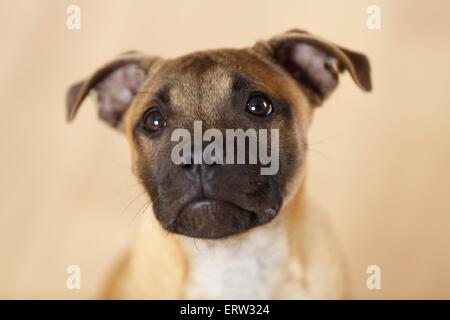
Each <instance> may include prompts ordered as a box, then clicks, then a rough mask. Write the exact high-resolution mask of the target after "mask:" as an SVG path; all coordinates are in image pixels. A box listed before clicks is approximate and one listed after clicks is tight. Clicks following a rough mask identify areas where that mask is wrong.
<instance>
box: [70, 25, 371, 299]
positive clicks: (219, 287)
mask: <svg viewBox="0 0 450 320" xmlns="http://www.w3.org/2000/svg"><path fill="white" fill-rule="evenodd" d="M344 71H347V72H348V73H349V74H350V76H351V77H352V79H353V80H354V82H355V84H356V85H357V86H358V87H359V88H360V89H362V90H364V91H370V90H371V87H372V85H371V77H370V65H369V61H368V59H367V57H366V56H365V55H363V54H361V53H357V52H354V51H351V50H348V49H345V48H342V47H340V46H338V45H335V44H334V43H332V42H329V41H327V40H324V39H322V38H320V37H318V36H315V35H312V34H310V33H308V32H306V31H303V30H290V31H287V32H285V33H282V34H279V35H277V36H274V37H273V38H270V39H269V40H267V41H258V42H256V43H255V44H254V45H253V46H251V47H246V48H243V49H216V50H206V51H200V52H195V53H192V54H188V55H184V56H181V57H178V58H175V59H163V58H160V57H158V56H150V55H146V54H143V53H140V52H136V51H131V52H126V53H124V54H122V55H121V56H119V57H118V58H117V59H115V60H113V61H111V62H108V63H107V64H105V65H104V66H102V67H101V68H99V69H98V70H97V71H95V72H94V73H93V74H92V75H91V76H90V77H89V78H87V79H86V80H84V81H81V82H78V83H76V84H75V85H73V86H72V87H71V88H70V89H69V91H68V93H67V115H68V120H69V121H70V120H73V118H74V117H75V115H76V113H77V110H78V109H79V107H80V105H81V104H82V102H83V100H84V99H85V97H86V96H87V95H88V94H89V93H92V94H94V95H95V96H96V99H97V102H98V114H99V118H100V119H101V120H103V121H105V122H106V123H107V124H109V125H110V126H111V127H113V128H116V129H117V130H119V131H121V132H123V133H124V134H125V135H126V137H127V139H128V142H129V145H130V149H131V157H132V168H133V173H134V174H135V175H136V177H137V178H138V180H139V181H140V183H141V184H142V186H143V188H144V189H145V191H146V193H147V194H148V196H149V198H150V199H151V201H152V203H151V211H152V213H151V214H150V215H148V216H147V217H146V219H148V220H146V222H145V223H144V224H143V225H142V227H141V228H140V229H139V232H138V233H137V235H136V238H135V239H134V240H133V244H132V246H131V247H130V249H129V250H128V252H127V254H126V255H125V257H124V258H123V259H122V260H121V262H120V263H119V264H118V266H117V267H116V269H115V270H114V272H113V273H112V276H111V279H110V281H109V283H108V285H107V286H106V289H105V295H104V298H111V299H341V298H347V297H348V294H349V293H348V280H347V276H346V271H345V263H344V259H343V258H342V256H343V255H342V253H341V251H340V248H339V246H338V245H337V244H336V240H335V237H334V236H333V233H332V230H331V228H330V227H329V224H328V222H327V219H326V218H325V216H324V215H323V214H322V213H321V212H320V210H318V209H317V208H314V207H313V206H312V205H311V204H310V203H309V202H308V201H307V199H305V180H306V179H305V175H306V174H305V173H306V155H307V151H308V143H307V141H308V139H307V137H308V128H309V127H310V125H311V122H312V118H313V114H314V111H315V109H316V108H317V107H319V106H320V105H322V103H323V102H324V101H325V100H326V99H327V98H328V97H329V96H330V95H331V93H332V92H333V91H334V89H335V88H336V86H337V85H338V77H339V75H340V74H341V73H342V72H344ZM195 121H202V125H203V128H205V129H211V128H215V129H216V130H218V131H220V132H224V131H225V130H226V129H230V128H231V129H236V128H241V129H243V130H247V129H257V130H261V129H263V130H272V129H277V130H278V133H279V143H278V149H277V150H278V153H279V160H278V161H279V169H278V171H277V172H276V173H275V174H272V175H263V174H261V172H260V169H261V168H262V167H264V165H263V164H261V163H259V162H258V163H256V164H223V163H222V162H220V161H215V160H214V159H213V161H211V162H210V163H196V162H195V161H194V162H189V161H186V162H182V163H179V164H175V163H174V161H171V154H172V150H173V148H174V145H175V142H174V141H173V139H172V138H171V134H172V133H173V132H174V130H176V129H179V128H184V129H185V130H187V131H188V132H192V131H193V129H192V128H193V123H194V122H195ZM191 146H192V145H191ZM191 146H189V147H191ZM194 153H195V151H194ZM190 157H192V155H191V156H190ZM188 160H189V159H188Z"/></svg>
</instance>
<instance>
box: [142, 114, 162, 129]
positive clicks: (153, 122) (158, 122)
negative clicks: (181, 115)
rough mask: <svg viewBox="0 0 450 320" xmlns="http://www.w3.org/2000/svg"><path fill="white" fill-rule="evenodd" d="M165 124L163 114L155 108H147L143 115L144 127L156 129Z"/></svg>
mask: <svg viewBox="0 0 450 320" xmlns="http://www.w3.org/2000/svg"><path fill="white" fill-rule="evenodd" d="M165 126H166V121H165V120H164V117H163V115H162V114H161V112H159V111H158V110H156V109H153V110H149V111H148V112H147V113H146V114H145V116H144V127H145V129H147V130H149V131H157V130H159V129H161V128H162V127H165Z"/></svg>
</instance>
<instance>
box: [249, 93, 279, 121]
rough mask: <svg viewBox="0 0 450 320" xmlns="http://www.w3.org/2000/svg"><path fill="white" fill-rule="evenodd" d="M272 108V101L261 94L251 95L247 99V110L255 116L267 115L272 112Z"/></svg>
mask: <svg viewBox="0 0 450 320" xmlns="http://www.w3.org/2000/svg"><path fill="white" fill-rule="evenodd" d="M272 109H273V108H272V103H271V102H270V101H269V100H268V99H267V98H265V97H263V96H260V95H255V96H253V97H250V98H249V99H248V101H247V112H249V113H251V114H253V115H255V116H259V117H263V116H267V115H269V114H270V113H271V112H272Z"/></svg>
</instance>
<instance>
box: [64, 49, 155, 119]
mask: <svg viewBox="0 0 450 320" xmlns="http://www.w3.org/2000/svg"><path fill="white" fill-rule="evenodd" d="M158 59H159V58H156V57H149V56H147V55H144V54H142V53H138V52H128V53H125V54H123V55H121V56H120V57H119V58H117V59H116V60H113V61H111V62H109V63H107V64H106V65H104V66H103V67H101V68H100V69H98V70H97V71H95V72H94V74H93V75H92V76H90V77H89V78H88V79H87V80H84V81H80V82H77V83H75V84H74V85H72V86H71V87H70V88H69V90H68V92H67V96H66V106H67V120H68V121H71V120H73V119H74V118H75V115H76V113H77V111H78V109H79V108H80V105H81V103H82V102H83V100H84V99H85V98H86V96H87V95H88V94H89V92H91V91H94V92H96V93H97V102H98V105H99V117H100V118H101V119H102V120H104V121H106V122H107V123H108V124H110V125H111V126H113V127H118V126H119V124H120V122H121V120H122V117H123V115H124V114H125V112H126V111H127V110H128V107H129V106H130V104H131V102H132V101H133V99H134V97H135V95H136V93H137V92H138V91H139V89H140V88H141V86H142V84H143V82H144V80H145V78H146V76H147V74H148V72H149V70H150V69H151V67H152V66H153V65H154V63H155V62H156V61H157V60H158Z"/></svg>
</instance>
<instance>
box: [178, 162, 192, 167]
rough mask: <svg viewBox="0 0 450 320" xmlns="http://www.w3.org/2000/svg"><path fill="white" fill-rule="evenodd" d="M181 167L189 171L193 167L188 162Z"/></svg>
mask: <svg viewBox="0 0 450 320" xmlns="http://www.w3.org/2000/svg"><path fill="white" fill-rule="evenodd" d="M180 167H182V168H184V169H189V168H191V167H192V163H188V162H183V163H181V164H180Z"/></svg>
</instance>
